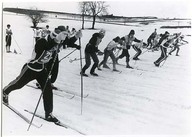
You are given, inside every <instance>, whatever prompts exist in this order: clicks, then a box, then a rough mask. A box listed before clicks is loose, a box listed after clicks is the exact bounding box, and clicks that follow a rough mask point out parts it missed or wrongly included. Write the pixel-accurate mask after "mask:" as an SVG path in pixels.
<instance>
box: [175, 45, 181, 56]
mask: <svg viewBox="0 0 192 137" xmlns="http://www.w3.org/2000/svg"><path fill="white" fill-rule="evenodd" d="M179 50H180V48H179V47H177V51H176V56H179Z"/></svg>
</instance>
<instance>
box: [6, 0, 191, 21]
mask: <svg viewBox="0 0 192 137" xmlns="http://www.w3.org/2000/svg"><path fill="white" fill-rule="evenodd" d="M40 1H41V2H40ZM45 1H46V2H45ZM106 4H107V5H109V8H108V12H109V14H113V15H118V16H127V17H130V16H156V17H163V18H167V17H170V18H174V17H181V18H186V17H187V18H189V17H190V18H191V17H192V10H191V8H192V7H191V5H192V3H191V0H118V1H117V0H111V1H109V0H107V1H106ZM3 7H18V8H31V7H37V8H38V9H40V10H51V11H61V12H62V11H63V12H70V13H79V10H78V1H77V0H76V1H66V2H61V1H56V2H55V1H54V0H38V1H36V0H30V2H24V1H19V0H17V3H13V2H11V1H10V0H6V1H3Z"/></svg>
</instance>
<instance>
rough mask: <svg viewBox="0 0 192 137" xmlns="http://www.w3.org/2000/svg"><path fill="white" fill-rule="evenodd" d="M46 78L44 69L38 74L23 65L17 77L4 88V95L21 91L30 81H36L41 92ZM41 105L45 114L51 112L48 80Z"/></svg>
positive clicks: (51, 93)
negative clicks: (42, 104)
mask: <svg viewBox="0 0 192 137" xmlns="http://www.w3.org/2000/svg"><path fill="white" fill-rule="evenodd" d="M47 78H48V73H47V71H46V70H45V69H43V70H42V71H40V72H36V71H33V70H31V69H29V68H28V67H27V64H25V65H24V66H23V68H22V70H21V73H20V74H19V76H18V77H17V78H16V79H15V80H13V81H11V82H10V83H9V84H8V85H7V86H6V87H4V89H3V92H4V93H6V94H9V93H11V92H12V91H14V90H17V89H21V88H22V87H23V86H25V85H26V84H27V83H29V82H30V81H32V80H34V79H36V80H37V82H38V83H39V84H40V86H41V89H42V90H43V88H44V86H45V84H46V81H47ZM43 103H44V110H45V113H47V114H49V113H51V112H52V111H53V92H52V86H51V82H50V80H48V81H47V84H46V87H45V90H44V91H43Z"/></svg>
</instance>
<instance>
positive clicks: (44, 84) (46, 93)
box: [37, 70, 53, 114]
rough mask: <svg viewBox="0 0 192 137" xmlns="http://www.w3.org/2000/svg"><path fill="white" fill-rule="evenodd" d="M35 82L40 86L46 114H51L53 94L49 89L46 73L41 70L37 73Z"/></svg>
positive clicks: (49, 83) (50, 88) (49, 84)
mask: <svg viewBox="0 0 192 137" xmlns="http://www.w3.org/2000/svg"><path fill="white" fill-rule="evenodd" d="M37 82H38V83H39V84H40V86H41V89H42V92H43V104H44V110H45V113H46V114H49V113H52V111H53V92H52V87H51V82H50V79H49V78H48V73H47V72H46V71H45V70H43V71H41V72H40V73H39V75H38V77H37Z"/></svg>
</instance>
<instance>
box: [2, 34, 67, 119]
mask: <svg viewBox="0 0 192 137" xmlns="http://www.w3.org/2000/svg"><path fill="white" fill-rule="evenodd" d="M55 34H56V33H55ZM65 38H66V35H65V34H64V33H62V32H60V33H59V34H56V37H55V38H54V39H51V40H49V41H47V40H46V39H45V38H41V39H39V40H38V41H37V43H36V44H35V53H36V55H35V57H34V58H33V59H32V60H31V61H29V62H28V63H26V64H24V66H23V68H22V70H21V73H20V75H19V76H18V77H17V78H16V79H15V80H13V81H12V82H10V83H9V84H8V85H7V86H5V87H4V88H3V103H4V104H8V103H9V102H8V95H9V94H10V93H11V92H12V91H14V90H17V89H20V88H22V87H23V86H25V85H26V84H27V83H28V82H30V81H32V80H34V79H36V80H37V82H38V83H39V84H40V86H41V90H42V92H43V103H44V110H45V119H46V120H47V121H52V122H59V121H58V119H57V118H56V117H54V116H53V115H52V111H53V93H52V87H51V81H50V79H49V74H50V72H48V71H47V69H46V67H45V64H46V63H48V62H49V61H50V59H51V58H54V59H56V58H57V54H55V56H54V57H53V56H52V55H53V53H54V52H58V51H59V48H60V43H61V41H62V40H64V39H65ZM53 63H54V62H53Z"/></svg>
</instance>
